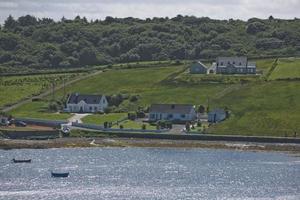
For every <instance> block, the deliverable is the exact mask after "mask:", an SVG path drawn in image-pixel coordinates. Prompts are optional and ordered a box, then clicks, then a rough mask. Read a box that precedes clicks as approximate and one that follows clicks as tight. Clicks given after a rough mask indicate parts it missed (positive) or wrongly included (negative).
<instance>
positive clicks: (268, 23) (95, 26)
mask: <svg viewBox="0 0 300 200" xmlns="http://www.w3.org/2000/svg"><path fill="white" fill-rule="evenodd" d="M299 54H300V20H299V19H297V18H295V19H291V20H283V19H275V18H273V17H272V16H270V17H269V18H268V19H258V18H251V19H249V20H248V21H242V20H233V19H229V20H215V19H210V18H207V17H201V18H198V17H194V16H181V15H178V16H176V17H174V18H152V19H150V18H147V19H144V20H143V19H137V18H131V17H129V18H113V17H106V18H105V19H104V20H92V21H88V20H87V19H86V18H85V17H80V16H77V17H75V18H74V19H66V18H62V19H61V20H59V21H54V20H53V19H50V18H42V19H38V18H36V17H34V16H30V15H26V16H21V17H19V18H17V19H14V18H13V17H12V16H8V18H7V19H6V20H5V22H4V24H3V25H2V26H1V27H0V70H2V71H5V70H6V69H7V68H19V69H20V70H22V68H24V69H25V68H33V69H49V68H73V67H82V66H89V65H101V64H112V63H126V62H138V61H151V60H170V59H213V58H215V57H217V56H231V55H247V56H251V57H259V56H270V55H272V56H289V55H299Z"/></svg>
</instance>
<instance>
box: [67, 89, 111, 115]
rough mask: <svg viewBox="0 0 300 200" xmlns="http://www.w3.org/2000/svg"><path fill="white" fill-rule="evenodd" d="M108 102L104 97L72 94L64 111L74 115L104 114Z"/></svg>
mask: <svg viewBox="0 0 300 200" xmlns="http://www.w3.org/2000/svg"><path fill="white" fill-rule="evenodd" d="M107 107H108V101H107V99H106V97H105V96H104V95H84V94H78V93H74V94H71V95H70V96H69V98H68V101H67V105H66V111H67V112H74V113H95V112H104V109H105V108H107Z"/></svg>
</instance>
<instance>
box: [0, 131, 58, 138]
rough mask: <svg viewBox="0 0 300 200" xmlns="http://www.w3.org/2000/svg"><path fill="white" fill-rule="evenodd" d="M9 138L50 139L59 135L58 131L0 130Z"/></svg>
mask: <svg viewBox="0 0 300 200" xmlns="http://www.w3.org/2000/svg"><path fill="white" fill-rule="evenodd" d="M1 132H2V133H3V135H4V136H5V137H7V138H10V139H52V138H57V137H59V131H57V130H53V131H6V130H2V131H1Z"/></svg>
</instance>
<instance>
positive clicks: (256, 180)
mask: <svg viewBox="0 0 300 200" xmlns="http://www.w3.org/2000/svg"><path fill="white" fill-rule="evenodd" d="M12 158H22V159H25V158H32V159H33V162H32V163H31V164H26V163H22V164H14V163H11V162H10V160H11V159H12ZM50 170H53V171H59V172H65V171H67V172H70V177H68V178H51V177H50ZM0 199H5V200H8V199H22V200H27V199H28V200H29V199H30V200H33V199H49V200H50V199H51V200H54V199H72V200H74V199H76V200H83V199H297V200H298V199H300V157H292V156H289V155H287V154H283V153H262V152H259V153H255V152H239V151H229V150H207V149H153V148H84V149H81V148H77V149H47V150H33V149H32V150H10V151H3V150H1V151H0Z"/></svg>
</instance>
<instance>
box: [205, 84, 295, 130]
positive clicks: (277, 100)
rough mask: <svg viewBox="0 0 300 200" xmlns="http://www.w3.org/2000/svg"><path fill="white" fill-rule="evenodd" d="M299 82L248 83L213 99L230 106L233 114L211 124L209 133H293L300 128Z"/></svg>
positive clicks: (216, 103) (219, 103) (217, 105)
mask: <svg viewBox="0 0 300 200" xmlns="http://www.w3.org/2000/svg"><path fill="white" fill-rule="evenodd" d="M299 88H300V82H283V81H278V82H268V83H265V84H256V83H253V84H249V85H244V86H242V87H241V88H240V89H239V90H237V91H233V92H230V93H228V94H227V95H225V96H223V97H222V98H220V99H215V100H214V101H213V105H214V107H224V106H227V107H228V108H229V110H231V112H232V114H231V117H230V118H229V119H228V120H226V121H224V122H222V123H220V124H218V125H215V126H212V127H210V129H209V132H210V133H216V134H243V135H273V136H274V135H276V136H284V135H285V134H288V135H290V136H292V135H293V133H294V131H297V132H299V131H300V123H299V122H300V104H299V102H300V89H299Z"/></svg>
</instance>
